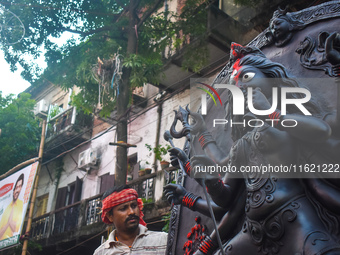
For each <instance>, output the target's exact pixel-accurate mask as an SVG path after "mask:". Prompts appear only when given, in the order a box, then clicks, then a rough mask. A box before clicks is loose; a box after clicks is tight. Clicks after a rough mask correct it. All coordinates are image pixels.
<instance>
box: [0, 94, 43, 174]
mask: <svg viewBox="0 0 340 255" xmlns="http://www.w3.org/2000/svg"><path fill="white" fill-rule="evenodd" d="M34 105H35V101H34V100H32V99H30V94H27V93H22V94H20V96H19V97H18V98H14V96H13V95H10V96H7V97H2V93H1V91H0V129H1V135H0V155H1V156H0V165H1V169H0V174H3V173H5V172H7V171H8V170H9V169H11V168H13V167H14V166H16V165H18V164H20V163H22V162H23V161H25V160H27V159H29V158H32V157H37V156H38V148H39V142H40V135H41V128H39V120H38V119H36V118H35V117H34V114H33V108H34Z"/></svg>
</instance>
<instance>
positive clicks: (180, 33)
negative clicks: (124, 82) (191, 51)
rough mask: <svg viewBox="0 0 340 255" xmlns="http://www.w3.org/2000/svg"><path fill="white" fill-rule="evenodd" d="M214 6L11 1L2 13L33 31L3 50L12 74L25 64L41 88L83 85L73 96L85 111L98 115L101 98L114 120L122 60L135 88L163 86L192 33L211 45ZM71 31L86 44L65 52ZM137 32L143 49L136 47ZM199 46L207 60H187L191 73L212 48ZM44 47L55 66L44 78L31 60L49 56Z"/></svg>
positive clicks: (191, 0) (197, 1)
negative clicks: (209, 19) (176, 8)
mask: <svg viewBox="0 0 340 255" xmlns="http://www.w3.org/2000/svg"><path fill="white" fill-rule="evenodd" d="M209 4H210V3H209V1H208V0H187V1H186V2H185V6H184V7H183V8H182V9H181V10H180V14H178V13H177V14H176V13H172V12H169V11H167V12H160V8H162V7H163V6H164V0H96V1H95V0H78V1H75V0H58V1H51V0H31V1H29V2H27V1H25V0H3V1H1V2H0V7H2V8H5V9H6V10H10V11H11V12H12V13H15V14H16V15H17V16H18V17H19V18H20V20H21V22H22V24H23V25H24V27H25V35H24V37H23V39H22V40H21V41H20V42H19V43H16V44H12V45H3V49H4V51H5V57H6V60H7V61H8V62H9V63H10V64H11V67H12V69H15V68H16V64H17V63H20V65H22V66H23V67H24V70H25V71H24V72H23V73H22V75H23V77H24V78H25V79H27V80H28V81H31V82H33V84H35V86H41V85H42V84H44V82H46V81H48V82H53V83H55V84H56V85H59V86H62V87H65V88H70V87H72V86H73V85H77V86H79V87H81V88H82V91H81V93H80V94H78V95H77V96H74V98H73V101H74V103H75V104H78V105H77V106H79V105H80V106H81V107H82V108H83V110H85V111H87V112H92V111H93V109H94V108H95V107H96V106H97V104H98V100H100V103H101V104H102V105H103V111H102V114H109V113H110V111H111V110H112V109H113V107H114V106H115V105H114V104H115V100H114V99H115V95H116V94H117V93H119V92H117V89H116V87H115V86H114V85H115V81H116V80H117V79H119V78H121V77H119V71H121V69H117V73H115V72H114V70H115V67H116V64H117V62H118V61H116V60H119V61H121V65H120V68H128V69H129V70H131V74H130V75H129V81H130V85H131V86H130V88H131V89H133V88H134V87H136V86H142V85H143V83H144V82H146V81H148V82H151V83H154V84H157V83H158V82H159V79H160V75H161V69H162V66H163V64H164V62H165V61H167V59H168V57H169V56H171V55H173V53H175V51H176V50H178V49H179V48H181V47H182V46H183V44H185V43H186V42H188V40H190V39H189V35H190V38H198V39H201V41H203V39H204V36H205V32H206V12H207V11H206V8H205V7H207V5H209ZM131 20H133V21H134V23H133V24H131ZM18 31H21V30H20V29H18ZM18 31H17V33H18ZM11 32H12V33H14V32H15V29H12V30H11ZM64 32H71V33H74V34H77V35H79V40H78V41H76V40H75V39H73V40H69V41H68V42H67V43H65V44H64V45H63V46H61V47H59V46H58V45H57V44H56V43H54V41H53V38H58V37H60V36H61V35H62V34H63V33H64ZM131 33H133V35H134V36H135V39H136V44H135V45H134V44H133V43H131V40H130V39H131V38H132V37H133V36H131ZM169 45H170V46H171V47H169ZM197 45H200V47H201V51H200V53H201V54H195V55H187V56H184V59H185V61H184V64H185V67H187V68H189V67H190V68H192V69H193V70H195V71H197V70H199V69H200V68H201V67H202V65H203V64H204V58H206V48H205V46H204V45H202V43H198V44H196V46H197ZM39 47H40V48H39ZM41 47H43V48H44V50H45V59H46V62H47V64H48V68H47V69H46V70H45V71H44V73H43V74H42V75H41V76H40V75H37V74H39V68H38V67H37V66H36V65H35V64H34V63H33V62H32V61H27V57H26V56H27V55H30V56H31V57H33V58H37V57H38V56H39V55H40V54H42V52H41V50H40V49H41ZM117 56H118V59H116V58H115V57H117ZM200 57H201V59H200ZM108 60H111V62H110V61H108ZM105 68H107V69H108V70H111V72H109V71H107V74H108V75H107V76H108V77H106V78H105V79H103V77H104V75H102V74H100V75H98V74H99V73H103V70H105ZM113 78H114V79H113ZM99 83H100V84H101V88H100V89H101V90H100V92H99V86H98V84H99ZM104 83H105V84H104ZM104 85H105V86H104ZM99 98H100V99H99Z"/></svg>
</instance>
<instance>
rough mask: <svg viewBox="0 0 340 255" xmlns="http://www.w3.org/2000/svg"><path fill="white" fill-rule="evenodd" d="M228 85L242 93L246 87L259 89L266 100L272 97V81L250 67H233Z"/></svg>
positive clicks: (256, 69)
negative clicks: (232, 85)
mask: <svg viewBox="0 0 340 255" xmlns="http://www.w3.org/2000/svg"><path fill="white" fill-rule="evenodd" d="M230 83H231V84H234V85H236V86H237V87H239V88H240V89H241V90H242V91H243V92H246V91H247V88H248V87H252V88H254V89H255V88H260V89H261V92H262V93H263V94H264V95H265V96H266V97H267V98H271V95H272V79H270V78H268V77H267V76H266V75H265V74H264V73H262V72H261V70H260V69H258V68H256V67H253V66H250V65H244V66H235V68H234V70H233V72H232V75H231V77H230Z"/></svg>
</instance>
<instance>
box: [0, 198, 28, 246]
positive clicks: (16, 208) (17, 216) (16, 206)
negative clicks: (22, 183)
mask: <svg viewBox="0 0 340 255" xmlns="http://www.w3.org/2000/svg"><path fill="white" fill-rule="evenodd" d="M23 204H24V203H23V202H22V201H21V200H19V199H17V200H16V201H15V203H13V202H11V203H10V204H9V205H8V206H7V208H6V210H5V212H4V214H3V215H2V217H1V221H0V229H2V228H3V227H4V226H5V225H6V223H7V222H8V221H9V217H10V216H11V214H12V213H13V216H12V221H14V222H15V231H12V229H11V228H10V226H8V227H7V229H6V230H5V232H4V234H3V235H2V236H0V240H3V239H6V238H9V237H12V236H13V234H14V233H16V234H18V233H17V232H19V228H20V225H21V222H22V209H23Z"/></svg>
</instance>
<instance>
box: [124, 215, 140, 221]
mask: <svg viewBox="0 0 340 255" xmlns="http://www.w3.org/2000/svg"><path fill="white" fill-rule="evenodd" d="M129 220H139V217H138V216H137V215H130V216H128V217H127V218H126V220H125V222H128V221H129Z"/></svg>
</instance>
